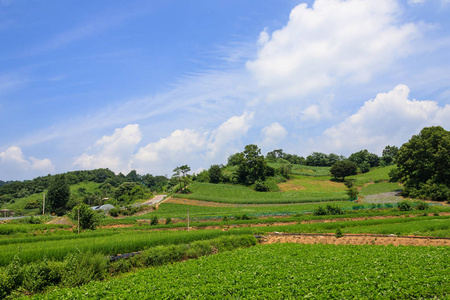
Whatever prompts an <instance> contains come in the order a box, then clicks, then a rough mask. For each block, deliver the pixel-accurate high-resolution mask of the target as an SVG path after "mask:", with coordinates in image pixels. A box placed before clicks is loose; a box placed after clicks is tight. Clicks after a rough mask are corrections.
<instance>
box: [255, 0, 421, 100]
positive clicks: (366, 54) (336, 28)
mask: <svg viewBox="0 0 450 300" xmlns="http://www.w3.org/2000/svg"><path fill="white" fill-rule="evenodd" d="M398 15H399V7H398V5H397V3H396V1H394V0H379V1H371V0H348V1H340V0H316V1H315V2H314V5H313V6H312V7H309V8H308V6H307V4H300V5H298V6H297V7H295V8H294V9H293V10H292V11H291V14H290V17H289V22H288V24H287V25H286V26H285V27H284V28H282V29H280V30H276V31H274V32H273V33H272V35H271V37H270V39H269V38H268V34H267V33H266V31H263V32H262V33H261V35H260V38H259V44H260V45H262V46H261V48H260V50H259V52H258V54H257V58H256V59H255V60H253V61H248V62H247V68H248V69H249V70H250V71H251V72H252V73H253V74H254V76H255V77H256V79H257V81H258V83H259V85H260V87H261V88H263V89H266V93H267V94H268V96H267V97H268V99H269V100H277V99H285V98H296V97H299V96H303V95H305V94H307V93H309V92H312V91H316V90H319V89H322V88H324V87H328V86H331V85H333V84H336V83H338V82H347V83H351V84H354V83H355V82H366V81H368V80H369V79H370V78H371V77H372V75H373V74H374V73H376V72H378V71H381V70H384V69H386V68H388V67H389V66H390V65H391V63H392V62H393V61H394V60H395V59H396V58H398V57H402V56H404V55H406V54H408V53H409V52H410V51H411V49H412V47H411V41H412V40H414V39H415V38H417V37H418V35H419V28H418V26H416V25H415V24H412V23H408V24H399V23H400V22H399V20H398Z"/></svg>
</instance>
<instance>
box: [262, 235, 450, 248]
mask: <svg viewBox="0 0 450 300" xmlns="http://www.w3.org/2000/svg"><path fill="white" fill-rule="evenodd" d="M261 243H262V244H274V243H298V244H333V245H393V246H450V239H440V238H439V239H437V238H431V237H415V236H402V237H399V236H380V235H354V234H346V235H344V236H343V237H340V238H337V237H335V236H334V235H333V234H292V235H284V234H270V235H268V236H264V237H263V238H262V239H261Z"/></svg>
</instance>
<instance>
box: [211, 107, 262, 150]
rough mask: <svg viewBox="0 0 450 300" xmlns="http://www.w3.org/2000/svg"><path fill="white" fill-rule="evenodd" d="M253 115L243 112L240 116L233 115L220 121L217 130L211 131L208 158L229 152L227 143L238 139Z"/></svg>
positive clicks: (246, 129)
mask: <svg viewBox="0 0 450 300" xmlns="http://www.w3.org/2000/svg"><path fill="white" fill-rule="evenodd" d="M253 117H254V113H249V112H245V113H244V114H242V115H241V116H233V117H231V118H229V119H228V120H227V121H225V122H224V123H222V124H221V125H220V126H219V127H218V128H217V130H215V131H214V132H213V133H212V136H211V139H210V142H209V143H208V145H207V147H208V149H209V153H208V156H209V157H210V158H213V157H218V156H221V155H224V154H225V155H226V154H230V153H229V151H230V150H232V149H230V145H229V143H230V142H232V141H235V140H238V139H240V138H241V137H242V136H244V135H245V134H246V133H247V131H248V130H249V128H250V122H251V120H252V119H253Z"/></svg>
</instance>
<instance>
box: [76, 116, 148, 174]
mask: <svg viewBox="0 0 450 300" xmlns="http://www.w3.org/2000/svg"><path fill="white" fill-rule="evenodd" d="M141 139H142V134H141V131H140V128H139V125H137V124H129V125H127V126H125V127H124V128H118V129H116V130H115V131H114V133H113V134H112V135H110V136H104V137H102V138H101V139H99V140H98V141H97V142H96V143H95V145H94V147H93V149H89V151H88V152H93V153H94V154H88V153H83V154H82V155H81V156H79V157H78V158H76V159H75V162H74V165H75V166H78V167H81V168H83V169H95V168H109V169H111V170H112V171H115V172H123V173H128V172H129V171H130V170H131V166H130V157H131V155H132V154H133V152H134V150H135V148H136V146H137V144H139V142H140V141H141Z"/></svg>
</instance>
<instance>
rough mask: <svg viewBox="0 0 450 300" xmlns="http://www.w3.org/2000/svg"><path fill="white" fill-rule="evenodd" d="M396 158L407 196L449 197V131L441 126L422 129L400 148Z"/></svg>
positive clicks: (444, 198)
mask: <svg viewBox="0 0 450 300" xmlns="http://www.w3.org/2000/svg"><path fill="white" fill-rule="evenodd" d="M396 161H397V166H398V169H397V175H398V176H399V177H400V182H403V183H404V187H405V188H404V190H403V193H404V194H405V195H407V196H411V197H419V198H429V199H432V200H448V199H450V131H447V130H445V129H444V128H442V127H441V126H435V127H425V128H423V129H422V130H421V131H420V133H419V134H417V135H414V136H413V137H412V138H411V139H410V140H409V141H408V142H407V143H405V144H403V145H402V146H401V147H400V150H399V151H398V153H397V155H396Z"/></svg>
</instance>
